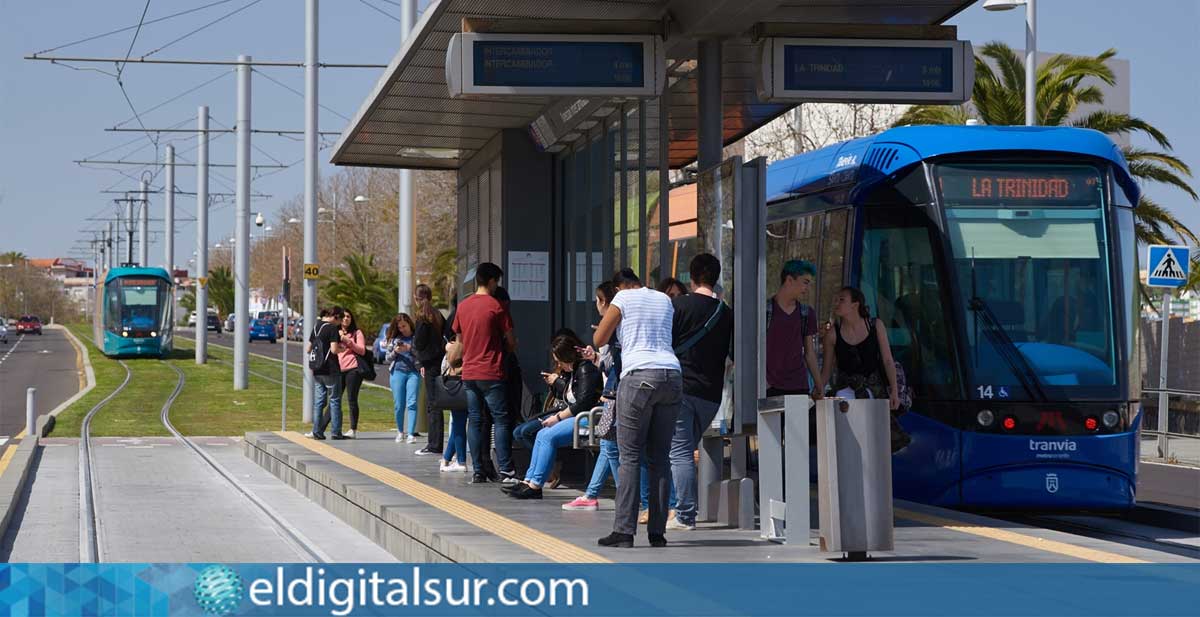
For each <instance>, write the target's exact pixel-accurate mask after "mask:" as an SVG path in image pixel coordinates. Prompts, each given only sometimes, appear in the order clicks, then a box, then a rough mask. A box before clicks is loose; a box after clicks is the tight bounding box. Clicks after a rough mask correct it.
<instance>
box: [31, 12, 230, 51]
mask: <svg viewBox="0 0 1200 617" xmlns="http://www.w3.org/2000/svg"><path fill="white" fill-rule="evenodd" d="M233 1H234V0H217V1H216V2H210V3H208V4H205V5H202V6H197V7H194V8H190V9H185V10H183V11H179V12H178V13H172V14H170V15H164V16H162V17H158V18H156V19H151V20H149V21H146V22H144V23H142V22H139V23H138V24H134V25H132V26H125V27H123V28H117V29H116V30H109V31H108V32H102V33H100V34H95V35H92V36H88V37H84V38H82V39H79V40H76V41H71V42H69V43H63V44H62V45H58V46H57V47H51V48H49V49H43V50H42V51H39V52H37V53H35V54H34V55H35V56H40V55H42V54H48V53H50V52H52V51H58V50H60V49H66V48H68V47H74V46H75V45H80V44H82V43H88V42H90V41H95V40H97V39H102V38H105V37H109V36H113V35H115V34H120V33H122V32H128V31H130V30H133V29H135V28H138V27H139V26H149V25H153V24H157V23H160V22H164V21H167V20H170V19H174V18H176V17H182V16H184V15H189V14H191V13H196V12H198V11H203V10H204V9H209V8H212V7H214V6H218V5H222V4H229V3H230V2H233Z"/></svg>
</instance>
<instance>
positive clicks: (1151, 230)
mask: <svg viewBox="0 0 1200 617" xmlns="http://www.w3.org/2000/svg"><path fill="white" fill-rule="evenodd" d="M1116 53H1117V51H1116V50H1115V49H1109V50H1107V51H1105V52H1103V53H1101V54H1100V55H1097V56H1094V57H1090V56H1068V55H1064V54H1058V55H1055V56H1053V57H1051V58H1050V59H1048V60H1047V61H1046V62H1044V63H1043V64H1042V65H1041V66H1039V67H1038V69H1037V75H1036V79H1037V101H1036V104H1037V113H1036V114H1035V116H1036V118H1037V123H1038V124H1039V125H1041V126H1063V125H1069V126H1075V127H1080V128H1089V129H1095V130H1097V131H1100V132H1102V133H1107V134H1109V135H1127V134H1130V133H1141V134H1143V135H1145V136H1147V137H1149V138H1150V139H1151V140H1152V141H1154V143H1155V144H1157V145H1158V148H1159V150H1154V149H1145V148H1136V147H1132V146H1126V147H1123V148H1122V153H1123V154H1124V155H1125V161H1126V163H1128V164H1129V171H1130V173H1132V174H1133V176H1134V177H1135V178H1137V179H1138V180H1141V181H1150V182H1160V183H1163V184H1169V185H1171V186H1174V187H1176V188H1178V189H1180V190H1181V191H1183V192H1184V193H1186V194H1187V195H1188V196H1189V197H1191V198H1192V200H1193V201H1196V200H1197V199H1200V196H1198V195H1197V194H1196V191H1195V190H1194V189H1193V188H1192V187H1191V186H1190V185H1189V184H1188V183H1187V181H1186V180H1185V179H1184V178H1191V177H1192V171H1191V169H1190V168H1189V167H1188V166H1187V164H1186V163H1184V162H1183V161H1182V160H1180V159H1179V158H1178V157H1176V156H1174V155H1172V154H1169V152H1170V150H1171V142H1170V141H1169V140H1168V139H1167V137H1166V135H1164V134H1163V133H1162V131H1160V130H1158V129H1157V128H1155V127H1154V126H1153V125H1151V124H1150V123H1149V122H1146V121H1145V120H1142V119H1141V118H1137V117H1134V116H1130V115H1128V114H1121V113H1116V112H1111V111H1105V110H1100V111H1095V112H1092V113H1090V114H1088V115H1086V116H1083V117H1081V118H1077V119H1075V120H1069V118H1070V116H1071V115H1072V114H1073V113H1074V112H1075V111H1076V110H1077V109H1078V108H1079V105H1081V104H1085V103H1090V104H1097V105H1102V104H1103V103H1104V93H1103V92H1102V91H1101V90H1100V87H1099V86H1098V85H1096V84H1095V83H1085V82H1088V81H1089V80H1098V81H1101V82H1104V83H1105V84H1108V85H1112V84H1114V83H1116V76H1115V75H1114V74H1113V72H1112V69H1110V68H1109V67H1108V65H1106V64H1105V62H1106V61H1107V60H1108V59H1109V58H1112V57H1113V56H1114V55H1116ZM986 60H991V61H992V62H994V63H995V65H996V68H995V69H993V68H992V65H990V64H988V63H987V61H986ZM971 117H975V118H978V119H980V120H982V121H984V122H985V123H987V124H990V125H997V126H1002V125H1016V124H1023V123H1024V122H1025V64H1024V62H1022V60H1021V57H1020V56H1018V55H1017V54H1016V52H1014V51H1013V50H1012V48H1010V47H1008V46H1007V45H1005V44H1003V43H999V42H992V43H988V44H986V45H984V46H983V49H982V50H981V51H980V55H978V56H976V57H975V87H974V90H973V91H972V96H971V102H970V103H969V104H967V105H957V106H945V105H914V106H913V107H911V108H909V109H908V111H906V112H905V113H904V115H902V116H900V119H899V120H897V121H896V123H895V126H903V125H907V124H959V125H961V124H964V123H966V121H967V120H968V119H969V118H971ZM1134 214H1135V216H1136V223H1135V225H1136V235H1137V239H1138V242H1141V243H1142V244H1173V243H1174V242H1172V241H1171V240H1172V239H1178V240H1182V241H1184V242H1188V243H1191V244H1200V240H1197V238H1196V235H1195V234H1194V233H1192V231H1191V230H1189V229H1188V228H1187V227H1186V226H1185V225H1184V224H1183V223H1182V222H1181V221H1180V220H1179V219H1177V218H1176V217H1175V216H1174V215H1172V214H1171V213H1170V212H1169V211H1168V210H1167V209H1166V208H1163V207H1162V206H1160V205H1159V204H1158V203H1156V202H1154V201H1153V200H1151V199H1150V198H1148V197H1146V196H1145V195H1142V198H1141V201H1140V202H1138V204H1137V208H1136V209H1135V210H1134Z"/></svg>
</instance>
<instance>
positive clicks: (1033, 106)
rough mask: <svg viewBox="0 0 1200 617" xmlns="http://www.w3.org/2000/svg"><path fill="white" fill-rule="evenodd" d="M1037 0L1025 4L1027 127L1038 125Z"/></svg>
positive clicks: (1027, 1)
mask: <svg viewBox="0 0 1200 617" xmlns="http://www.w3.org/2000/svg"><path fill="white" fill-rule="evenodd" d="M1036 76H1037V0H1026V3H1025V125H1026V126H1034V125H1036V124H1037V79H1036Z"/></svg>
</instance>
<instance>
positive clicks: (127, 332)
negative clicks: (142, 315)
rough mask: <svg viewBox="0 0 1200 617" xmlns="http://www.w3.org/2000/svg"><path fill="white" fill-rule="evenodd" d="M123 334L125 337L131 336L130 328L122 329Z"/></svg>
mask: <svg viewBox="0 0 1200 617" xmlns="http://www.w3.org/2000/svg"><path fill="white" fill-rule="evenodd" d="M121 336H123V337H125V338H129V330H122V331H121Z"/></svg>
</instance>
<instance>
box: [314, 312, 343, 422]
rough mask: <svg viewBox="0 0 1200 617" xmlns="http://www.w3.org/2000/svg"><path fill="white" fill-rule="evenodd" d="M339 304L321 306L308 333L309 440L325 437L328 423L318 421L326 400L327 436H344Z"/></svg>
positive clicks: (320, 419) (320, 418)
mask: <svg viewBox="0 0 1200 617" xmlns="http://www.w3.org/2000/svg"><path fill="white" fill-rule="evenodd" d="M342 313H343V311H342V307H340V306H335V307H333V308H332V309H321V319H320V321H318V322H317V325H316V327H314V328H313V331H312V333H310V334H309V335H308V345H306V346H305V350H304V351H305V353H307V354H308V368H310V369H312V372H313V387H314V389H315V391H314V396H313V414H312V415H313V432H312V433H311V436H312V438H313V439H325V433H324V432H323V430H322V428H321V427H323V426H325V425H326V424H328V422H323V421H322V413H323V410H324V407H325V404H326V403H329V416H330V420H331V421H332V423H333V435H331V436H330V438H331V439H347V437H345V436H344V435H342V378H341V367H340V365H339V364H338V353H339V352H340V351H341V350H342V349H341V341H340V336H339V335H338V324H339V323H341V321H342Z"/></svg>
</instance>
